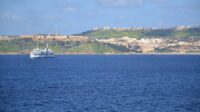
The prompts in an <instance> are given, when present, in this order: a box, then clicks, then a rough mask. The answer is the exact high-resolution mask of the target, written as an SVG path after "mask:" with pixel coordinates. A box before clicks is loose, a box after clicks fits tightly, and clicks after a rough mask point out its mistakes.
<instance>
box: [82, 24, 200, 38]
mask: <svg viewBox="0 0 200 112" xmlns="http://www.w3.org/2000/svg"><path fill="white" fill-rule="evenodd" d="M78 35H84V36H88V37H90V38H120V37H123V36H128V37H130V38H151V37H158V38H166V37H171V38H188V37H194V38H200V27H196V28H188V29H182V30H177V29H175V28H171V29H140V30H121V31H120V30H115V29H110V30H103V29H99V30H90V31H86V32H83V33H81V34H78Z"/></svg>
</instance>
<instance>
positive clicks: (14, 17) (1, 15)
mask: <svg viewBox="0 0 200 112" xmlns="http://www.w3.org/2000/svg"><path fill="white" fill-rule="evenodd" d="M0 19H3V20H13V21H17V20H20V17H19V16H18V15H16V14H14V13H9V12H4V13H0Z"/></svg>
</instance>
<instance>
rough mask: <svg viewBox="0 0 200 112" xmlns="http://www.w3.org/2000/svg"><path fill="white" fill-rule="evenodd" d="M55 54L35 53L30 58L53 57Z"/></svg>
mask: <svg viewBox="0 0 200 112" xmlns="http://www.w3.org/2000/svg"><path fill="white" fill-rule="evenodd" d="M54 56H55V55H35V54H31V55H30V58H53V57H54Z"/></svg>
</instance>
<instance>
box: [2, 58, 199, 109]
mask: <svg viewBox="0 0 200 112" xmlns="http://www.w3.org/2000/svg"><path fill="white" fill-rule="evenodd" d="M0 112H200V55H57V56H56V57H55V58H39V59H30V58H29V56H28V55H1V56H0Z"/></svg>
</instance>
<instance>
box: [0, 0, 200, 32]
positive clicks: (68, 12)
mask: <svg viewBox="0 0 200 112" xmlns="http://www.w3.org/2000/svg"><path fill="white" fill-rule="evenodd" d="M180 25H188V26H200V0H0V35H4V34H12V35H13V34H16V35H18V34H35V33H46V34H48V33H60V34H73V33H80V32H83V31H86V30H89V29H92V28H94V27H104V26H110V27H173V26H180Z"/></svg>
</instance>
